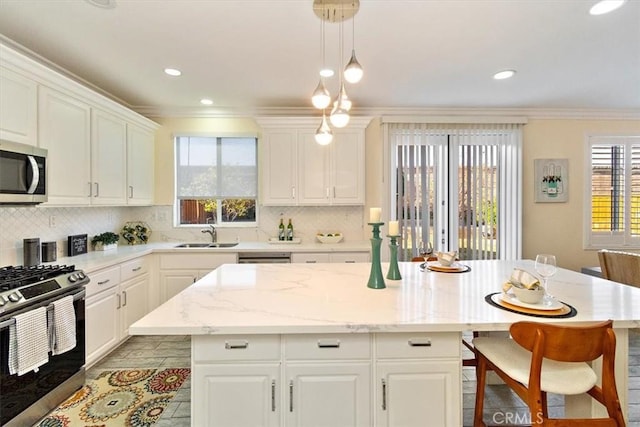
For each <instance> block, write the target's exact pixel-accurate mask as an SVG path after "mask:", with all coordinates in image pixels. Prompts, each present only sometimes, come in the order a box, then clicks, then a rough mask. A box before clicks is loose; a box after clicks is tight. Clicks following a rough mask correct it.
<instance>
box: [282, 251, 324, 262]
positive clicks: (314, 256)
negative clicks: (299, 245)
mask: <svg viewBox="0 0 640 427" xmlns="http://www.w3.org/2000/svg"><path fill="white" fill-rule="evenodd" d="M291 262H295V263H307V264H315V263H321V262H329V254H327V253H308V254H305V253H293V254H291Z"/></svg>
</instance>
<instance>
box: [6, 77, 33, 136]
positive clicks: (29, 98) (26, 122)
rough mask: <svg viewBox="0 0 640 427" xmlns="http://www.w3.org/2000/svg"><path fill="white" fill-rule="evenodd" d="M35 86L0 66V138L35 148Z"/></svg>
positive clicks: (28, 80) (30, 81)
mask: <svg viewBox="0 0 640 427" xmlns="http://www.w3.org/2000/svg"><path fill="white" fill-rule="evenodd" d="M37 117H38V85H37V84H36V82H35V81H33V80H31V79H28V78H26V77H23V76H21V75H20V74H18V73H15V72H13V71H11V70H9V69H7V68H5V67H0V139H5V140H7V141H13V142H19V143H21V144H28V145H33V146H37V145H38V125H37Z"/></svg>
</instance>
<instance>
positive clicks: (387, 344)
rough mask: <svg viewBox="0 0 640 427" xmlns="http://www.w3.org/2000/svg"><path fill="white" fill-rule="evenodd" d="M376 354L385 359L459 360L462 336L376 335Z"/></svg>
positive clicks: (432, 334) (420, 334) (447, 334)
mask: <svg viewBox="0 0 640 427" xmlns="http://www.w3.org/2000/svg"><path fill="white" fill-rule="evenodd" d="M375 340H376V354H377V357H378V358H379V359H385V358H425V357H456V358H460V357H461V356H460V352H461V348H460V346H461V345H462V343H461V340H462V336H461V334H459V333H456V332H452V333H449V332H433V333H427V332H418V333H399V334H376V336H375Z"/></svg>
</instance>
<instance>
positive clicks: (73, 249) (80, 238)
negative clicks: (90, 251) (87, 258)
mask: <svg viewBox="0 0 640 427" xmlns="http://www.w3.org/2000/svg"><path fill="white" fill-rule="evenodd" d="M86 253H87V235H86V234H76V235H75V236H68V237H67V255H68V256H75V255H81V254H86Z"/></svg>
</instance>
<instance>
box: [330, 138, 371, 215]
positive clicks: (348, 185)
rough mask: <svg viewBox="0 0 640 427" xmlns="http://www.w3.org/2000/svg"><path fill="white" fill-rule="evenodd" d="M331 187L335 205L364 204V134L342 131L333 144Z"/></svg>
mask: <svg viewBox="0 0 640 427" xmlns="http://www.w3.org/2000/svg"><path fill="white" fill-rule="evenodd" d="M330 147H331V172H330V174H331V182H330V184H329V186H330V187H331V191H330V196H331V204H333V205H363V204H364V191H365V188H364V177H365V171H364V169H365V167H364V164H365V163H364V162H365V159H364V132H362V131H358V130H341V131H340V132H336V136H335V138H334V141H333V143H332V144H331V146H330Z"/></svg>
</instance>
